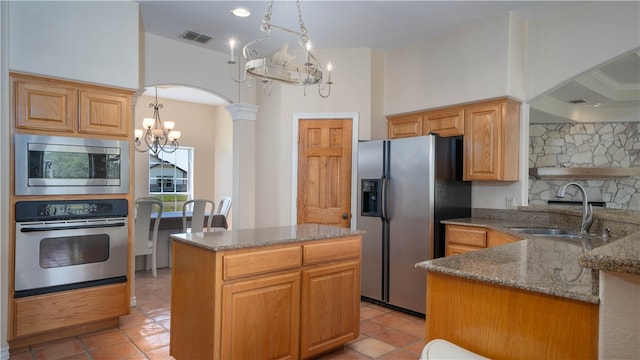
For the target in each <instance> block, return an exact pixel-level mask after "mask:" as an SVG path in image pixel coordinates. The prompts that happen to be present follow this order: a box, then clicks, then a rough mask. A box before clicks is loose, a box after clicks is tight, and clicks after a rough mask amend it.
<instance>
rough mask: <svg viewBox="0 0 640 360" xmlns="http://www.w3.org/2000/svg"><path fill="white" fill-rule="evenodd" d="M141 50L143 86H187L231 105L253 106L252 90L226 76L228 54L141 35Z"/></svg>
mask: <svg viewBox="0 0 640 360" xmlns="http://www.w3.org/2000/svg"><path fill="white" fill-rule="evenodd" d="M142 38H143V41H142V47H141V51H142V52H143V53H144V56H143V62H142V69H141V71H142V74H143V80H142V82H143V83H144V84H143V86H153V85H156V84H164V85H186V86H191V87H195V88H199V89H203V90H207V91H209V92H212V93H214V94H217V95H218V96H220V97H222V98H223V99H227V100H229V101H230V102H237V101H238V98H239V96H238V90H239V89H240V90H242V96H241V98H240V101H241V102H247V103H254V101H255V96H254V95H253V89H247V87H246V86H238V84H236V83H235V82H234V81H233V80H231V76H230V75H229V68H228V65H227V60H228V59H227V58H228V54H223V53H219V52H215V51H211V50H207V49H205V48H202V47H199V46H196V45H192V44H189V43H186V42H183V41H180V40H169V39H165V38H162V37H159V36H156V35H153V34H147V33H145V34H143V36H142Z"/></svg>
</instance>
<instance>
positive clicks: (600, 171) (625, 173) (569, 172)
mask: <svg viewBox="0 0 640 360" xmlns="http://www.w3.org/2000/svg"><path fill="white" fill-rule="evenodd" d="M636 175H640V167H632V168H559V167H545V168H529V176H532V177H534V178H536V179H617V178H625V177H630V176H636Z"/></svg>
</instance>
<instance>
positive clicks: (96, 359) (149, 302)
mask: <svg viewBox="0 0 640 360" xmlns="http://www.w3.org/2000/svg"><path fill="white" fill-rule="evenodd" d="M135 287H136V299H137V303H138V304H137V307H135V308H132V309H131V314H130V315H127V316H123V317H121V318H120V326H119V327H118V328H113V329H109V330H104V331H99V332H94V333H89V334H84V335H81V336H77V337H73V338H68V339H63V340H58V341H53V342H49V343H45V344H40V345H34V346H30V347H28V348H22V349H16V350H12V351H11V360H24V359H31V360H32V359H37V360H62V359H64V360H76V359H89V360H91V359H93V360H103V359H105V360H106V359H108V360H116V359H126V360H136V359H151V360H156V359H158V360H159V359H173V357H171V356H169V330H170V321H169V318H170V315H171V314H170V307H171V270H170V269H168V268H164V269H158V277H157V278H154V277H153V276H151V271H142V272H138V273H136V284H135ZM360 319H361V322H360V337H359V338H357V339H355V340H353V341H351V342H350V343H349V344H347V345H346V346H345V347H344V348H342V349H340V350H337V351H335V352H332V353H329V354H326V355H324V356H322V357H321V358H320V359H322V360H334V359H394V360H403V359H413V360H415V359H418V358H419V357H420V352H421V351H422V347H423V346H424V336H425V322H424V319H422V318H418V317H415V316H411V315H408V314H405V313H402V312H398V311H393V310H390V309H387V308H384V307H382V306H378V305H374V304H370V303H366V302H363V303H362V304H361V307H360Z"/></svg>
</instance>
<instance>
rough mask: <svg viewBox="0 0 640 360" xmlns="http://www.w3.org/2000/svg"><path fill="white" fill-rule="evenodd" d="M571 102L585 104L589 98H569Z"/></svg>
mask: <svg viewBox="0 0 640 360" xmlns="http://www.w3.org/2000/svg"><path fill="white" fill-rule="evenodd" d="M569 102H570V103H572V104H584V103H586V102H587V100H585V99H576V100H569Z"/></svg>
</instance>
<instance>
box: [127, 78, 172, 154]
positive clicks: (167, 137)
mask: <svg viewBox="0 0 640 360" xmlns="http://www.w3.org/2000/svg"><path fill="white" fill-rule="evenodd" d="M155 89H156V100H155V102H153V103H151V104H149V107H152V108H153V118H144V120H142V127H143V129H136V130H135V131H134V134H135V142H134V144H135V149H136V150H137V151H139V152H147V151H148V152H149V153H151V154H153V155H154V156H158V154H159V153H160V152H161V151H163V152H166V153H172V152H174V151H176V149H177V148H178V139H179V138H180V131H176V130H173V127H174V126H175V122H173V121H165V122H162V120H160V109H162V104H159V103H158V88H157V87H156V88H155ZM143 139H144V142H143Z"/></svg>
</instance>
